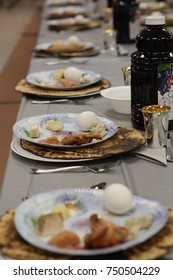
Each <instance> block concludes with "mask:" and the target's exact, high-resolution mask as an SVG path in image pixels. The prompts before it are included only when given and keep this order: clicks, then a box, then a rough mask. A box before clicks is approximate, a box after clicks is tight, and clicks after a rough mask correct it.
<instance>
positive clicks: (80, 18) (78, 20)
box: [74, 15, 85, 23]
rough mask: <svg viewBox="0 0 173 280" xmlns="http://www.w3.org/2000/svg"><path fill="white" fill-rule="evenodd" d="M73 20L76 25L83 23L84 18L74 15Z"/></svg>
mask: <svg viewBox="0 0 173 280" xmlns="http://www.w3.org/2000/svg"><path fill="white" fill-rule="evenodd" d="M74 19H75V22H77V23H83V22H84V21H85V17H84V16H83V15H76V16H75V18H74Z"/></svg>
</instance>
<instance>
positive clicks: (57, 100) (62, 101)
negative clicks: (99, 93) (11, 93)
mask: <svg viewBox="0 0 173 280" xmlns="http://www.w3.org/2000/svg"><path fill="white" fill-rule="evenodd" d="M92 98H93V97H89V98H87V99H85V100H72V99H67V98H64V99H53V100H32V101H31V103H32V104H53V103H69V104H76V105H80V104H84V103H85V102H86V101H87V100H89V99H92Z"/></svg>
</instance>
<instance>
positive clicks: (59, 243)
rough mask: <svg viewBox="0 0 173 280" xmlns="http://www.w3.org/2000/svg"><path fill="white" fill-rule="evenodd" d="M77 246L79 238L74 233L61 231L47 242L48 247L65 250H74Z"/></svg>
mask: <svg viewBox="0 0 173 280" xmlns="http://www.w3.org/2000/svg"><path fill="white" fill-rule="evenodd" d="M79 244H80V238H79V236H78V235H77V234H76V233H75V232H71V231H67V230H65V231H61V232H60V233H58V234H56V235H54V236H53V237H52V238H51V239H50V241H49V245H53V246H56V247H59V248H67V249H73V248H76V247H77V246H78V245H79Z"/></svg>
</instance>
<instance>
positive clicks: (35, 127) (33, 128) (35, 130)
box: [29, 123, 40, 138]
mask: <svg viewBox="0 0 173 280" xmlns="http://www.w3.org/2000/svg"><path fill="white" fill-rule="evenodd" d="M29 134H30V137H31V138H38V137H39V134H40V132H39V124H38V123H33V124H31V125H30V131H29Z"/></svg>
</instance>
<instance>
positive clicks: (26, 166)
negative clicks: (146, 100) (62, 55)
mask: <svg viewBox="0 0 173 280" xmlns="http://www.w3.org/2000/svg"><path fill="white" fill-rule="evenodd" d="M46 9H47V7H46V6H45V7H44V9H43V12H42V20H41V24H40V31H39V35H38V41H37V43H38V44H40V43H45V42H50V41H56V40H59V39H62V40H63V39H66V38H67V37H69V36H70V35H72V34H73V35H76V36H78V37H79V38H80V39H81V40H85V41H88V42H92V43H93V44H94V45H96V46H98V47H99V48H100V53H99V54H98V55H95V56H91V57H89V60H88V61H87V62H86V63H85V64H83V65H82V64H81V65H75V64H72V63H70V62H69V64H65V67H68V66H71V65H73V66H76V67H78V68H80V69H86V70H92V71H94V72H96V73H99V74H100V75H101V76H102V77H104V78H106V79H108V80H109V81H110V82H111V85H112V86H120V85H123V84H124V80H123V74H122V70H121V68H122V67H124V66H129V65H130V54H131V53H132V52H133V51H135V50H136V47H135V44H129V45H124V47H125V48H126V49H127V51H128V55H126V56H117V55H116V54H115V53H114V54H110V53H109V52H106V51H104V49H103V47H104V46H103V33H102V28H103V26H100V27H98V28H94V29H90V30H81V31H67V30H66V31H55V30H49V28H48V26H47V22H46V20H45V13H46ZM56 59H57V58H50V57H47V58H41V57H35V56H34V55H33V56H32V57H31V62H30V67H29V70H28V73H32V72H39V71H47V70H55V69H58V68H59V67H61V68H62V67H64V65H63V64H62V65H61V64H60V65H58V66H57V65H52V66H48V65H46V64H45V62H47V61H49V60H56ZM59 60H61V59H59ZM62 60H63V59H62ZM19 63H20V62H19ZM23 78H25V77H21V79H23ZM16 94H19V93H16ZM33 99H37V97H35V96H31V95H27V94H24V95H23V96H22V101H21V105H20V109H19V112H18V115H17V120H16V121H18V120H21V119H24V118H27V117H31V116H37V115H43V114H51V113H69V112H70V113H80V112H83V111H88V110H89V111H94V112H96V113H97V114H98V115H99V116H104V117H107V118H109V119H111V120H113V121H114V122H115V123H116V125H117V126H119V125H123V126H126V127H132V125H131V116H130V115H123V114H118V113H116V112H115V111H114V110H113V108H112V107H111V105H110V103H109V102H108V101H107V100H106V99H105V98H103V97H102V96H101V95H100V94H98V95H94V96H93V98H88V99H86V100H85V102H84V104H82V105H80V104H70V103H62V104H32V103H31V101H32V100H33ZM14 138H15V135H14V136H13V139H14ZM109 162H112V163H113V166H112V167H111V168H110V169H109V170H107V171H106V172H102V173H99V174H98V173H92V172H74V171H72V172H59V173H52V174H32V173H31V168H33V167H37V168H45V169H49V168H55V167H61V166H68V165H69V163H68V162H67V163H64V161H63V162H56V163H53V162H47V161H46V162H44V161H35V160H32V159H27V158H25V157H23V156H20V155H17V154H15V153H14V152H13V151H12V150H10V151H9V157H8V162H7V166H6V171H5V175H4V181H3V184H2V189H1V196H0V214H1V215H3V214H4V213H5V212H6V211H8V209H10V208H16V207H18V205H19V204H20V203H21V202H22V200H23V199H25V198H28V197H31V196H33V195H35V194H37V193H41V192H47V191H50V190H56V189H66V188H89V187H90V186H91V185H94V184H96V183H98V182H102V181H104V182H106V184H107V185H109V184H111V183H122V184H125V185H126V186H127V187H128V188H129V189H130V190H131V192H132V193H133V194H134V195H136V196H141V197H145V198H148V199H152V200H156V201H159V202H160V203H162V204H163V205H164V206H165V207H168V208H173V199H172V194H173V187H172V186H173V185H172V170H173V163H171V162H168V164H167V166H163V165H160V164H156V163H153V162H150V161H147V160H145V159H140V158H138V157H135V156H132V155H130V154H128V153H124V154H120V155H118V156H110V157H105V158H103V159H97V160H92V161H85V162H84V164H85V165H91V166H100V165H103V164H105V163H109ZM76 164H77V165H78V164H82V162H77V163H76V162H74V163H73V162H70V165H76ZM168 258H170V259H172V258H173V255H169V256H168Z"/></svg>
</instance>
